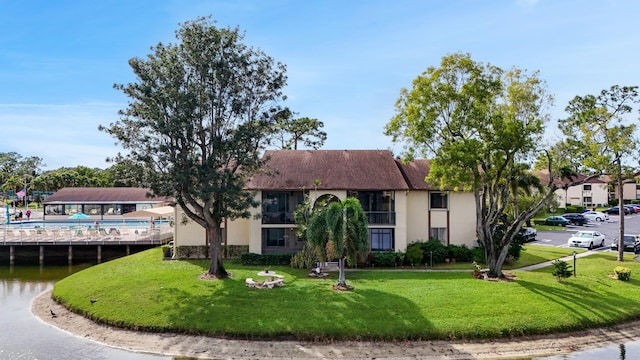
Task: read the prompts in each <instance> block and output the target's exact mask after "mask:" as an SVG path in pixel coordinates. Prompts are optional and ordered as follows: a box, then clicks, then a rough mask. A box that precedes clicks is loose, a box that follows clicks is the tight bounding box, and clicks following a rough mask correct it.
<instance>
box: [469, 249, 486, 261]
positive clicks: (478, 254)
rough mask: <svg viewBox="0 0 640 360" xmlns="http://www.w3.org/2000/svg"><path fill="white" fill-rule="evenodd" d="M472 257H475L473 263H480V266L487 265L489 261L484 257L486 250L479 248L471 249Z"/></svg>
mask: <svg viewBox="0 0 640 360" xmlns="http://www.w3.org/2000/svg"><path fill="white" fill-rule="evenodd" d="M471 255H472V256H473V261H475V262H478V263H480V264H485V263H486V262H487V259H486V258H485V256H484V248H482V247H477V248H473V249H471Z"/></svg>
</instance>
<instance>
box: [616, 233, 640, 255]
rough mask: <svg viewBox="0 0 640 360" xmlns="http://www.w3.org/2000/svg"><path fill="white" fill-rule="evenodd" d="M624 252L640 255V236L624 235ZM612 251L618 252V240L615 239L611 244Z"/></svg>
mask: <svg viewBox="0 0 640 360" xmlns="http://www.w3.org/2000/svg"><path fill="white" fill-rule="evenodd" d="M622 241H624V250H625V251H633V252H634V253H638V252H639V251H640V236H639V235H633V234H624V238H623V240H622ZM611 250H615V251H618V238H615V239H614V240H613V242H612V243H611Z"/></svg>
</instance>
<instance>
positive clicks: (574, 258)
mask: <svg viewBox="0 0 640 360" xmlns="http://www.w3.org/2000/svg"><path fill="white" fill-rule="evenodd" d="M576 255H578V253H577V252H576V251H575V250H573V277H576Z"/></svg>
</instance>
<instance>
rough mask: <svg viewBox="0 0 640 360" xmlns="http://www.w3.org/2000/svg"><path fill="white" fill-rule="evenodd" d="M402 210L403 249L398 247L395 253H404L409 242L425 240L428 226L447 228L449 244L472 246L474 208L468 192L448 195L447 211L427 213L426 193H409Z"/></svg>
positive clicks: (474, 237) (427, 236)
mask: <svg viewBox="0 0 640 360" xmlns="http://www.w3.org/2000/svg"><path fill="white" fill-rule="evenodd" d="M396 196H397V195H396ZM396 199H397V197H396ZM406 209H407V213H408V216H407V221H406V224H407V225H406V227H407V231H406V237H405V240H406V243H405V247H404V248H400V247H398V250H399V251H405V250H406V245H407V244H410V243H412V242H415V241H427V240H428V239H429V229H430V228H432V227H433V228H447V232H448V234H449V243H450V244H453V245H462V244H465V245H467V246H469V247H472V246H473V245H474V240H475V239H476V227H475V226H476V225H475V224H476V222H475V220H476V207H475V202H474V199H473V194H472V193H469V192H466V193H460V192H450V193H449V208H448V209H446V210H445V209H433V210H429V192H428V191H409V193H408V195H407V202H406ZM429 221H431V223H429Z"/></svg>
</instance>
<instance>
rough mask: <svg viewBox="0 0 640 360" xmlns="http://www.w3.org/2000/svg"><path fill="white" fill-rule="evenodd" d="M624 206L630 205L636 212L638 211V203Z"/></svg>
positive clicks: (639, 205)
mask: <svg viewBox="0 0 640 360" xmlns="http://www.w3.org/2000/svg"><path fill="white" fill-rule="evenodd" d="M625 206H631V207H632V208H634V209H636V212H640V204H629V205H625Z"/></svg>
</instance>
